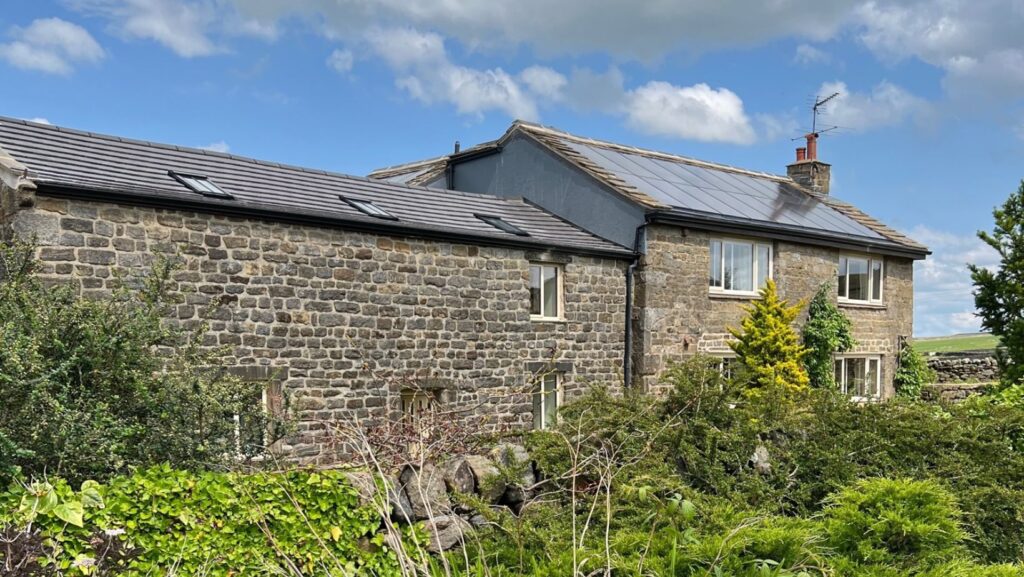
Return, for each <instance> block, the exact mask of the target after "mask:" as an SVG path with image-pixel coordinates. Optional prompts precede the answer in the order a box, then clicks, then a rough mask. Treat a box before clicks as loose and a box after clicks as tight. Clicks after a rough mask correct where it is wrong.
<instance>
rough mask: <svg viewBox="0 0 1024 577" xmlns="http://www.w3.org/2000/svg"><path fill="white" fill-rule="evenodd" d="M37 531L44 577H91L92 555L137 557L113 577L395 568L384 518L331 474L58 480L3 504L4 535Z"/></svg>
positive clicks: (173, 473) (3, 496) (160, 470)
mask: <svg viewBox="0 0 1024 577" xmlns="http://www.w3.org/2000/svg"><path fill="white" fill-rule="evenodd" d="M4 526H8V527H10V526H13V527H15V528H19V529H22V530H24V529H26V528H29V527H36V528H39V529H40V530H41V531H42V535H43V537H44V538H45V539H46V541H45V542H47V543H49V544H50V545H49V547H48V549H49V553H48V555H47V557H46V558H44V559H43V560H42V564H43V565H44V566H47V567H53V568H56V569H58V570H59V571H60V572H61V573H63V574H66V575H90V574H92V572H93V571H94V570H95V569H96V567H97V565H98V564H97V559H96V554H95V553H94V547H93V545H92V543H93V542H94V541H95V539H96V538H97V536H101V537H102V536H106V537H108V538H109V537H116V541H117V542H118V543H119V544H120V545H121V546H122V547H124V548H126V549H127V550H130V551H134V554H133V555H130V556H127V558H126V560H124V561H123V565H124V566H123V567H119V568H117V570H116V572H115V574H117V575H125V576H126V577H131V576H141V575H165V574H174V575H178V576H181V577H185V576H192V575H203V576H209V577H221V576H223V577H227V576H230V575H286V574H289V575H290V574H301V575H357V574H358V575H362V574H373V575H393V574H397V573H398V572H399V571H398V565H397V563H398V561H397V557H396V556H395V554H394V552H393V551H391V550H390V549H388V548H387V547H386V545H385V543H384V538H383V534H382V533H378V531H377V530H378V529H379V527H380V516H379V514H378V512H377V511H376V509H375V508H374V507H373V506H372V505H364V504H362V503H361V501H360V498H359V493H358V491H357V490H356V489H355V488H353V487H352V486H351V485H350V484H349V483H348V482H346V480H345V478H344V476H343V475H342V473H340V472H337V471H318V472H311V471H304V470H293V471H289V472H284V473H256V474H242V473H213V472H203V473H193V472H188V471H182V470H177V469H172V468H171V467H170V466H167V465H163V466H159V467H154V468H150V469H146V470H143V471H139V472H136V473H134V474H132V475H129V476H121V477H115V478H113V479H111V480H110V481H109V482H108V483H106V484H105V485H100V484H98V483H95V482H92V481H86V482H85V483H84V484H83V485H82V487H81V489H80V490H79V491H75V490H73V489H72V488H71V486H70V485H68V484H67V482H65V481H63V480H61V479H51V480H50V481H49V482H46V483H41V482H40V483H33V484H30V485H19V486H16V487H15V488H14V489H12V490H11V491H8V492H7V493H0V528H3V527H4ZM0 561H2V559H0Z"/></svg>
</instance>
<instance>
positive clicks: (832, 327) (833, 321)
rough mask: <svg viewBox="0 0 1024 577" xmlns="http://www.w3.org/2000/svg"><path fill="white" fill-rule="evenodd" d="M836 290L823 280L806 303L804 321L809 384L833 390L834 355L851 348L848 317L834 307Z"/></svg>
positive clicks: (851, 336) (851, 327) (834, 376)
mask: <svg viewBox="0 0 1024 577" xmlns="http://www.w3.org/2000/svg"><path fill="white" fill-rule="evenodd" d="M835 300H836V290H835V286H833V284H832V283H831V282H826V283H823V284H822V285H821V286H820V287H818V292H816V293H814V298H812V299H811V302H810V304H808V305H807V322H806V323H804V328H803V340H804V346H805V347H807V350H808V353H807V356H806V357H805V358H804V364H805V365H806V367H807V376H808V377H809V378H810V379H811V385H812V386H814V387H818V388H821V389H835V388H836V375H835V370H834V368H833V367H834V364H835V354H836V353H841V352H844V351H848V350H850V349H852V348H853V346H854V344H855V343H854V340H853V325H852V323H851V322H850V318H849V317H848V316H846V314H844V313H843V311H841V310H839V307H838V306H836V302H835Z"/></svg>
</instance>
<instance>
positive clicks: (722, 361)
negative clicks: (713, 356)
mask: <svg viewBox="0 0 1024 577" xmlns="http://www.w3.org/2000/svg"><path fill="white" fill-rule="evenodd" d="M738 366H739V357H737V356H736V355H718V372H719V373H721V374H722V378H724V379H727V380H728V379H731V378H732V377H733V376H734V375H735V371H736V369H737V368H738Z"/></svg>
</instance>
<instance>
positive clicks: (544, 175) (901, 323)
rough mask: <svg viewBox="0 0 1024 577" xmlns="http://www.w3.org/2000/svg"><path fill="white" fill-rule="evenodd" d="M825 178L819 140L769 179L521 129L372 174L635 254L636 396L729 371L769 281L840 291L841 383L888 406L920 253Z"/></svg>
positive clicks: (811, 138)
mask: <svg viewBox="0 0 1024 577" xmlns="http://www.w3.org/2000/svg"><path fill="white" fill-rule="evenodd" d="M830 171H831V167H830V165H828V164H826V163H824V162H822V161H821V160H819V159H818V156H817V135H814V134H811V135H808V136H807V145H806V147H801V148H798V149H797V151H796V160H795V162H794V163H793V164H791V165H789V166H788V167H787V176H777V175H773V174H764V173H760V172H753V171H749V170H743V169H740V168H734V167H731V166H724V165H721V164H714V163H710V162H704V161H700V160H694V159H691V158H685V157H682V156H678V155H674V154H665V153H662V152H656V151H652V150H644V149H639V148H634V147H630V146H624V145H621V144H616V143H612V142H605V141H600V140H594V139H590V138H582V137H579V136H576V135H573V134H569V133H566V132H562V131H559V130H554V129H552V128H548V127H544V126H539V125H536V124H531V123H527V122H521V121H519V122H515V123H513V124H512V126H511V127H510V128H509V129H508V131H506V132H505V134H504V135H502V136H501V138H499V139H497V140H495V141H493V142H487V143H484V144H481V145H478V146H474V147H472V148H469V149H466V150H461V151H460V150H456V151H455V153H454V154H449V155H446V156H442V157H439V158H434V159H430V160H426V161H420V162H413V163H410V164H405V165H400V166H394V167H390V168H385V169H381V170H377V171H375V172H373V173H372V174H371V175H370V176H371V178H377V179H380V180H383V181H387V182H403V183H409V184H417V185H424V186H428V187H433V188H444V189H450V190H458V191H465V192H473V193H481V194H488V195H494V196H498V197H504V198H523V199H525V200H526V201H527V202H530V203H532V204H534V205H536V206H538V207H540V208H542V209H545V210H547V211H549V212H551V213H552V214H555V215H558V216H560V217H562V218H564V219H565V220H567V221H569V222H572V223H573V224H575V225H576V226H578V227H580V228H581V229H583V230H586V231H588V232H591V233H593V234H594V235H596V236H599V237H601V238H605V239H608V240H610V241H613V242H615V243H617V244H620V245H622V246H627V247H630V248H631V249H633V250H634V251H635V252H636V253H637V254H638V255H639V258H638V261H637V262H636V263H635V264H634V265H633V266H631V267H630V273H631V274H630V277H629V279H628V281H627V282H628V283H629V284H631V285H632V286H633V287H635V288H633V289H632V290H631V293H634V295H635V296H633V298H632V299H631V307H630V321H631V322H630V330H631V334H630V337H629V345H628V346H629V349H630V350H629V351H628V360H627V364H628V365H629V366H628V367H627V370H626V372H625V374H626V376H627V379H630V378H631V377H635V379H636V380H637V381H638V382H637V383H636V384H637V385H642V386H645V387H648V388H653V387H656V386H657V382H658V376H659V374H661V372H662V371H663V370H664V369H665V368H666V366H667V363H669V362H671V361H673V360H676V359H680V358H682V357H685V356H687V355H692V354H694V353H696V352H701V353H707V354H711V355H716V356H719V357H721V358H722V359H723V368H727V366H728V364H729V362H730V358H731V357H732V352H731V349H730V348H729V346H728V339H729V338H730V337H729V334H728V332H727V331H726V327H728V326H734V327H735V326H739V322H740V320H741V318H742V316H743V314H744V313H743V310H742V307H743V305H744V304H746V303H748V302H749V301H750V300H751V299H752V298H753V297H755V296H756V295H757V290H758V289H759V288H760V287H761V286H763V284H764V282H765V279H767V278H772V279H774V280H775V282H776V284H777V285H778V289H779V292H780V294H781V296H782V297H783V298H786V299H789V300H790V301H798V300H800V299H809V298H810V297H811V296H813V295H814V293H815V291H816V290H817V289H818V288H819V287H820V286H821V284H822V283H824V282H830V283H832V285H833V286H834V287H836V299H837V301H838V304H839V306H840V307H841V308H842V309H843V310H844V312H845V313H846V314H847V315H848V316H849V317H850V318H851V320H852V321H853V325H854V336H855V338H856V340H857V346H856V348H855V349H854V350H852V351H850V352H849V353H847V354H844V355H841V356H839V357H838V358H837V359H836V377H837V379H836V380H837V382H839V383H840V385H841V386H842V387H843V390H844V391H846V392H847V393H848V394H850V395H851V396H853V397H859V398H864V399H876V398H886V397H889V396H891V395H892V394H894V389H893V386H892V378H893V374H894V372H895V368H896V354H897V352H898V351H899V348H900V346H901V343H902V342H903V341H904V339H906V338H909V337H910V335H911V334H912V328H913V262H914V260H918V259H923V258H925V257H926V256H927V255H928V254H929V252H928V249H927V248H926V247H925V246H923V245H921V244H918V243H917V242H915V241H913V240H911V239H910V238H907V237H906V236H904V235H902V234H900V233H898V232H897V231H895V230H893V229H891V228H889V227H887V226H885V225H884V224H882V223H880V222H879V221H877V220H875V219H873V218H871V217H870V216H868V215H867V214H865V213H863V212H862V211H860V210H858V209H857V208H855V207H854V206H852V205H850V204H848V203H845V202H842V201H840V200H838V199H836V198H834V197H832V196H830V195H829V176H830ZM627 288H631V287H629V286H627Z"/></svg>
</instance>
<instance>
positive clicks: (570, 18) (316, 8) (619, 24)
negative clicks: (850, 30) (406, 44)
mask: <svg viewBox="0 0 1024 577" xmlns="http://www.w3.org/2000/svg"><path fill="white" fill-rule="evenodd" d="M233 1H234V2H235V4H236V5H237V6H238V7H239V10H240V11H242V12H244V13H245V14H246V15H247V16H249V17H251V18H256V19H259V20H261V21H273V20H277V19H280V18H284V17H289V16H294V15H296V14H298V15H301V16H305V17H313V18H316V19H317V20H319V21H322V22H324V23H325V25H326V26H328V27H329V28H330V29H331V31H332V33H333V34H334V35H336V36H337V37H340V38H354V37H357V36H358V35H360V34H361V31H362V30H365V29H366V28H368V27H372V26H375V25H380V24H381V23H387V24H388V25H389V26H394V27H412V28H418V29H430V30H434V31H437V32H438V33H440V34H442V35H444V36H445V37H448V38H452V39H455V40H458V41H459V42H461V43H462V44H463V45H466V46H473V47H482V48H485V49H498V50H506V49H508V47H509V46H515V45H525V46H529V47H531V48H534V49H535V50H536V51H537V52H538V53H539V54H541V55H552V54H558V55H561V54H571V55H576V54H586V53H594V52H601V53H609V54H613V55H615V56H618V57H625V58H638V59H642V60H651V59H656V58H659V57H661V56H663V55H665V54H666V53H668V52H672V51H676V50H683V51H688V52H701V51H707V50H711V49H714V48H718V47H725V46H730V47H731V46H737V45H743V46H749V45H755V44H758V43H762V42H765V41H769V40H773V39H777V38H783V37H789V36H797V37H800V38H806V39H809V40H812V41H820V40H824V39H827V38H831V37H832V36H833V35H834V34H835V33H836V32H837V31H838V30H839V29H840V27H841V26H842V24H843V23H844V22H848V21H850V20H851V18H852V14H853V8H854V7H855V6H856V5H858V4H859V3H861V2H862V0H832V1H830V2H814V1H813V0H786V1H771V2H750V1H749V0H717V1H715V2H708V1H707V0H676V1H673V2H656V3H645V4H643V6H642V7H641V8H639V9H638V7H637V4H635V3H631V2H622V1H621V0H563V1H561V2H559V3H558V4H557V9H553V8H552V4H551V3H550V2H548V1H547V0H521V1H520V2H514V3H495V2H493V1H491V0H462V1H459V2H452V1H451V0H419V1H416V2H408V1H407V0H330V1H325V0H291V1H290V2H282V1H280V0H233Z"/></svg>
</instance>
